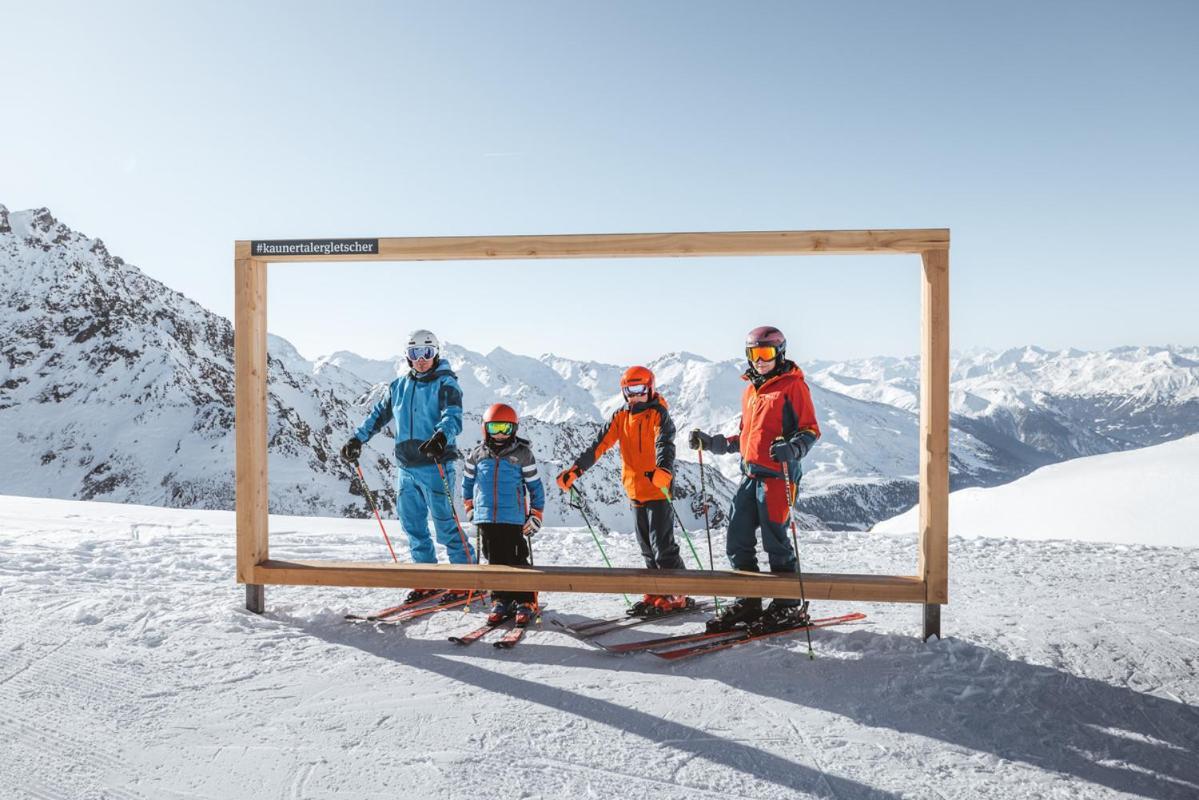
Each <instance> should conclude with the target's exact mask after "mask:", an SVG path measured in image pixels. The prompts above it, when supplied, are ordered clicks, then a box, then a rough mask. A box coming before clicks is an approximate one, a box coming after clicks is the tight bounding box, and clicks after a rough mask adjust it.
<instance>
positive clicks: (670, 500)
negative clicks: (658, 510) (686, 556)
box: [658, 486, 704, 570]
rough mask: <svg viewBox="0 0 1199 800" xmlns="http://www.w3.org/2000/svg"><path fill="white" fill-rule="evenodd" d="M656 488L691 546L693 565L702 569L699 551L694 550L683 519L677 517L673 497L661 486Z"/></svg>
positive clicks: (702, 564) (702, 563)
mask: <svg viewBox="0 0 1199 800" xmlns="http://www.w3.org/2000/svg"><path fill="white" fill-rule="evenodd" d="M658 489H660V490H661V492H662V496H663V497H665V498H666V504H667V505H669V506H670V515H671V516H672V517H674V521H675V522H677V523H679V530H681V531H682V532H683V539H684V540H686V542H687V546H688V547H690V548H691V555H692V556H694V558H695V566H697V567H699V568H700V569H701V570H702V569H703V568H704V562H702V561H700V560H699V553H698V552H696V550H695V545H694V544H692V542H691V536H690V535H689V534H688V533H687V529H686V528H684V527H683V520H682V519H681V518H680V517H679V514H678V512H677V511H675V509H674V498H673V497H671V496H670V492H668V491H666V490H665V489H663V488H662V487H661V486H659V487H658Z"/></svg>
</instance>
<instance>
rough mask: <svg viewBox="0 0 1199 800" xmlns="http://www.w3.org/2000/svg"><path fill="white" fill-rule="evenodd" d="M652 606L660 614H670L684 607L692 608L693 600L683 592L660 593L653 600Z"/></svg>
mask: <svg viewBox="0 0 1199 800" xmlns="http://www.w3.org/2000/svg"><path fill="white" fill-rule="evenodd" d="M654 607H655V608H657V609H658V613H660V614H670V613H672V612H674V611H682V610H683V609H685V608H694V607H695V600H694V598H691V597H688V596H687V595H685V594H660V595H658V596H657V597H656V598H655V600H654Z"/></svg>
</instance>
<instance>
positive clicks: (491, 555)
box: [479, 522, 537, 603]
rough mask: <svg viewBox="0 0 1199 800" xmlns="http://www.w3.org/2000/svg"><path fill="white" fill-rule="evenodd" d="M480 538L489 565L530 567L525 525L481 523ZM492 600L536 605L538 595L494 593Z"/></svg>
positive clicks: (531, 593)
mask: <svg viewBox="0 0 1199 800" xmlns="http://www.w3.org/2000/svg"><path fill="white" fill-rule="evenodd" d="M479 538H480V539H482V540H483V557H484V558H486V559H487V563H488V564H504V565H506V566H511V567H527V566H529V540H528V539H527V538H526V537H525V534H524V526H523V525H509V524H507V523H503V522H481V523H479ZM491 599H492V600H505V601H507V600H515V601H516V602H518V603H534V602H536V601H537V595H536V594H534V593H533V592H492V593H491Z"/></svg>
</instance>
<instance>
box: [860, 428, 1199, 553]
mask: <svg viewBox="0 0 1199 800" xmlns="http://www.w3.org/2000/svg"><path fill="white" fill-rule="evenodd" d="M949 519H950V530H951V531H953V533H954V534H956V535H958V536H1011V537H1015V538H1018V539H1073V540H1086V541H1092V542H1117V543H1124V544H1158V545H1182V546H1186V547H1199V435H1195V436H1187V437H1185V438H1182V439H1178V440H1176V441H1173V442H1166V443H1165V444H1159V445H1154V446H1153V447H1143V448H1141V449H1139V450H1128V451H1125V452H1121V453H1105V454H1104V455H1099V456H1088V457H1086V458H1077V459H1073V460H1071V461H1064V462H1062V463H1060V464H1050V465H1049V466H1047V467H1041V468H1040V469H1038V470H1036V471H1035V472H1032V473H1030V474H1028V475H1026V476H1024V477H1023V478H1020V479H1018V480H1015V481H1013V482H1011V483H1008V484H1004V485H1003V486H995V487H991V488H986V489H982V488H970V489H962V490H961V491H957V492H953V493H951V494H950V495H949ZM917 520H918V509H915V508H913V509H911V510H909V511H907V512H905V513H903V514H900V515H899V516H897V517H893V518H891V519H889V520H886V521H884V522H880V523H879V524H877V525H875V526H874V530H875V531H876V532H878V533H910V532H912V531H915V530H916V529H917Z"/></svg>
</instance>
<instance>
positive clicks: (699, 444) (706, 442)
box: [687, 428, 712, 450]
mask: <svg viewBox="0 0 1199 800" xmlns="http://www.w3.org/2000/svg"><path fill="white" fill-rule="evenodd" d="M687 446H688V447H690V448H691V449H692V450H699V449H701V448H702V449H704V450H711V449H712V437H711V436H709V435H708V434H706V433H704V432H703V431H701V430H700V429H699V428H696V429H695V430H693V431H691V435H690V436H688V437H687Z"/></svg>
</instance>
